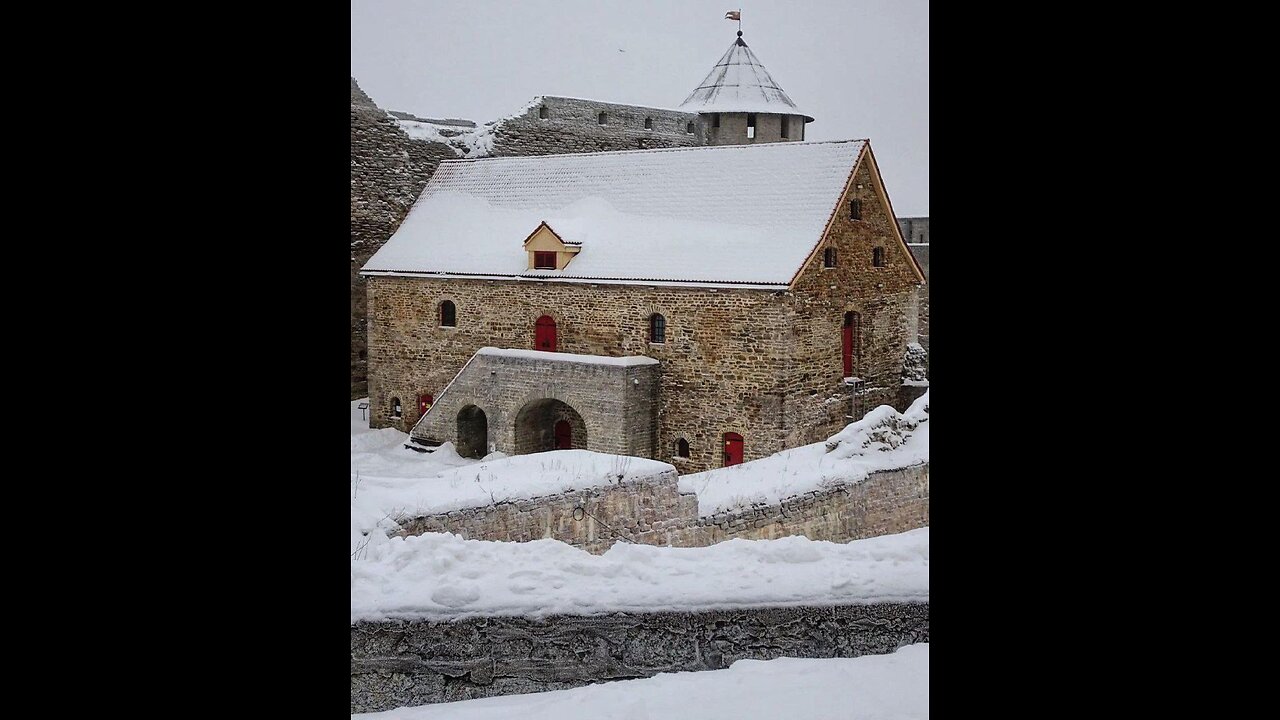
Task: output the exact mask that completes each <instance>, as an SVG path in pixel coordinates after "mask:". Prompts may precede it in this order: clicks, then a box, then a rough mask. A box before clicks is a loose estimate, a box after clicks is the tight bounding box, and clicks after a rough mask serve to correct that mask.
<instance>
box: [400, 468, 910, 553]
mask: <svg viewBox="0 0 1280 720" xmlns="http://www.w3.org/2000/svg"><path fill="white" fill-rule="evenodd" d="M576 507H582V508H583V509H585V510H586V513H585V514H581V515H580V519H575V518H574V508H576ZM396 520H397V522H399V523H400V525H401V528H402V530H401V532H400V533H399V534H401V535H421V534H422V533H428V532H449V533H454V534H456V535H461V536H462V537H464V538H466V539H468V540H501V541H517V542H526V541H529V540H540V539H543V538H550V539H553V540H560V541H561V542H565V543H568V544H570V545H573V546H575V547H580V548H582V549H584V550H586V551H587V552H592V553H602V552H604V551H605V550H608V549H609V547H610V546H612V545H613V543H614V542H616V541H617V540H619V539H625V540H628V541H631V542H637V543H643V544H646V545H671V546H676V547H704V546H707V545H714V544H715V543H718V542H723V541H724V540H730V539H732V538H742V539H744V540H772V539H774V538H779V537H785V536H787V535H803V536H805V537H807V538H809V539H810V540H829V541H831V542H848V541H850V540H858V539H861V538H868V537H878V536H880V535H892V534H894V533H900V532H906V531H908V530H914V529H916V528H921V527H927V526H928V525H929V465H928V464H927V463H926V464H923V465H914V466H911V467H906V468H901V469H898V470H881V471H878V472H873V473H871V474H870V475H869V476H868V477H867V478H866V479H865V480H862V481H861V482H857V483H853V484H848V485H837V486H834V487H830V488H824V489H822V490H817V491H813V492H807V493H803V494H801V495H797V496H795V497H790V498H787V499H785V500H783V501H782V502H780V503H775V504H772V505H758V506H753V507H749V508H743V509H740V510H734V511H731V512H722V513H717V514H715V515H711V516H708V517H699V516H698V500H697V497H696V496H695V495H681V494H680V493H679V491H678V483H677V481H676V478H675V476H674V475H672V476H670V477H663V478H660V479H658V480H657V481H655V482H639V483H628V484H625V485H613V486H609V487H606V488H591V489H586V490H579V491H574V492H569V493H561V494H558V495H548V496H545V497H540V498H532V499H529V500H520V501H516V502H506V503H497V504H493V505H485V506H481V507H475V508H466V509H462V510H456V511H453V512H449V513H442V514H439V515H419V516H416V517H412V518H396Z"/></svg>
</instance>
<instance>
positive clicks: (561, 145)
mask: <svg viewBox="0 0 1280 720" xmlns="http://www.w3.org/2000/svg"><path fill="white" fill-rule="evenodd" d="M542 108H546V112H547V117H546V118H542V117H540V115H541V109H542ZM601 112H603V113H605V114H606V122H605V124H604V125H601V124H600V113H601ZM646 118H647V119H649V120H650V121H651V124H652V127H651V128H647V129H646V128H645V126H644V125H645V119H646ZM689 123H693V130H694V131H693V132H692V133H690V132H688V131H687V129H688V125H689ZM705 144H706V138H705V136H704V134H703V130H702V127H701V125H700V123H699V120H698V115H697V114H695V113H684V112H678V111H676V110H663V109H660V108H650V107H640V106H636V105H619V104H617V103H607V102H599V101H597V100H579V99H576V98H563V97H553V96H545V97H543V98H541V101H540V102H539V103H535V104H534V105H533V106H532V107H530V108H529V109H528V110H527V111H526V112H525V113H524V114H522V115H519V116H517V117H513V118H507V119H505V120H502V121H501V122H500V123H498V125H497V127H495V128H494V143H493V151H492V152H491V153H489V154H490V155H493V156H507V155H553V154H562V153H584V152H601V151H605V150H645V149H651V148H667V147H690V146H695V145H705Z"/></svg>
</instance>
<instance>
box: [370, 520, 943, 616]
mask: <svg viewBox="0 0 1280 720" xmlns="http://www.w3.org/2000/svg"><path fill="white" fill-rule="evenodd" d="M928 597H929V529H928V528H921V529H918V530H912V531H910V532H906V533H901V534H898V535H886V536H882V537H876V538H869V539H866V540H857V541H854V542H850V543H846V544H837V543H831V542H824V541H814V540H809V539H807V538H804V537H785V538H779V539H776V540H729V541H726V542H723V543H719V544H717V545H712V546H710V547H698V548H675V547H656V546H650V545H632V544H627V543H618V544H616V545H614V546H613V547H612V548H611V549H609V550H608V551H607V552H605V553H604V554H603V555H598V556H597V555H591V554H589V553H587V552H585V551H583V550H579V549H577V548H574V547H572V546H570V545H566V544H565V543H562V542H559V541H557V540H535V541H532V542H527V543H501V542H486V541H480V540H463V539H461V538H460V537H458V536H456V535H448V534H427V535H420V536H412V537H407V538H401V537H396V538H391V539H383V540H382V541H380V542H377V543H371V544H370V545H369V546H368V547H367V548H366V550H365V552H364V553H362V555H361V556H360V557H357V558H354V559H353V560H352V562H351V621H352V622H356V621H358V620H382V619H389V618H401V619H435V618H451V617H459V616H470V615H527V616H533V617H541V616H545V615H549V614H577V615H590V614H597V613H607V612H620V611H621V612H656V611H685V610H713V609H732V608H745V607H790V606H798V605H820V606H821V605H844V604H856V603H876V602H925V601H927V600H928Z"/></svg>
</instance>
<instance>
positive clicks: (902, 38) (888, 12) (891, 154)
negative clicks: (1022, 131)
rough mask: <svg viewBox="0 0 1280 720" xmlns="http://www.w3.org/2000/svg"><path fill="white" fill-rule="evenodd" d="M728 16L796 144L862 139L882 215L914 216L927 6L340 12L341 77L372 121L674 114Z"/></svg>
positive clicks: (726, 37) (536, 2) (703, 3)
mask: <svg viewBox="0 0 1280 720" xmlns="http://www.w3.org/2000/svg"><path fill="white" fill-rule="evenodd" d="M739 8H741V9H742V32H743V39H744V40H746V41H747V43H748V45H750V46H751V49H752V51H754V52H755V54H756V57H758V58H759V59H760V62H762V63H764V66H765V67H766V68H768V70H769V74H770V75H772V76H773V79H774V80H775V81H777V83H778V85H780V86H781V87H782V89H783V90H785V91H786V92H787V94H788V95H789V96H790V97H791V99H792V100H793V101H794V102H795V103H796V105H797V107H799V108H800V110H801V111H803V112H804V113H806V114H808V115H810V116H812V117H814V118H816V119H815V121H814V122H812V123H809V124H808V126H807V127H806V130H805V139H806V140H843V139H848V138H864V137H865V138H870V139H871V146H872V148H874V150H875V153H876V160H877V161H879V164H880V171H881V173H882V174H883V175H884V181H885V185H886V188H887V190H888V191H889V197H890V199H891V200H892V201H893V209H894V211H895V212H896V213H897V215H898V216H899V217H909V216H919V215H928V214H929V3H928V0H631V1H630V2H625V1H623V0H447V1H446V0H352V2H351V74H352V75H353V76H354V77H355V78H356V81H357V82H359V83H360V87H361V89H363V90H364V91H365V92H366V93H368V94H369V96H370V97H371V98H373V100H374V102H376V103H377V104H378V105H379V106H380V107H382V108H383V109H386V110H402V111H405V112H411V113H414V114H416V115H419V116H423V117H435V118H443V117H453V118H466V119H468V120H474V121H476V122H477V123H481V124H482V123H485V122H488V121H490V120H496V119H498V118H500V117H503V116H505V115H509V114H511V113H512V112H513V111H515V110H516V109H518V108H520V107H521V106H522V105H524V103H526V102H527V101H528V100H530V99H531V98H533V97H534V96H535V95H563V96H567V97H578V98H587V99H592V100H604V101H608V102H617V103H625V104H629V105H648V106H651V107H660V108H675V107H677V106H678V105H679V104H680V103H681V102H683V101H684V99H685V97H687V96H688V95H689V93H690V92H692V91H693V89H694V88H695V87H697V85H698V83H699V82H700V81H701V80H702V78H703V77H704V76H706V74H707V73H708V72H709V71H710V70H711V67H712V66H713V65H715V63H716V61H717V60H719V59H720V56H721V55H723V54H724V51H725V50H727V49H728V48H729V45H730V44H731V43H732V42H733V40H734V38H735V37H736V32H737V30H738V23H736V22H734V21H732V20H725V19H724V14H725V12H726V11H729V10H737V9H739Z"/></svg>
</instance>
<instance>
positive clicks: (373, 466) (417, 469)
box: [350, 351, 929, 554]
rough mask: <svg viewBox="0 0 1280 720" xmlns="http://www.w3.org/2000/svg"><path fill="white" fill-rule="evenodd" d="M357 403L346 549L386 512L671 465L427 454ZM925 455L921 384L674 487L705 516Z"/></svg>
mask: <svg viewBox="0 0 1280 720" xmlns="http://www.w3.org/2000/svg"><path fill="white" fill-rule="evenodd" d="M498 352H502V351H498ZM529 352H532V351H529ZM624 360H625V358H624ZM362 402H366V401H365V400H364V399H361V400H354V401H352V402H351V406H350V412H351V550H352V553H353V554H357V552H358V551H360V550H361V549H362V548H364V547H365V546H366V545H367V544H368V543H370V542H374V541H376V539H375V540H370V539H369V538H368V537H366V535H365V533H367V532H368V531H370V530H373V529H375V528H381V529H382V530H383V531H386V532H388V533H389V532H391V531H392V530H394V529H395V524H394V523H393V522H392V521H391V518H394V517H396V516H400V515H414V514H423V513H442V512H448V511H450V510H457V509H460V508H465V507H478V506H482V505H487V504H490V503H492V502H501V501H504V500H514V499H521V498H531V497H540V496H544V495H554V494H557V493H561V492H567V491H570V490H575V489H582V488H589V487H598V486H601V485H606V484H610V483H617V482H632V481H636V480H642V479H645V478H653V477H656V476H658V475H660V474H662V473H667V472H673V471H674V468H673V467H672V466H671V465H669V464H667V463H664V462H659V461H656V460H648V459H645V458H633V457H623V456H618V455H607V454H604V453H595V452H589V451H586V450H562V451H559V452H553V453H536V454H533V455H519V456H515V457H507V456H506V455H504V454H503V453H493V454H491V455H489V456H487V457H485V458H484V459H483V460H469V459H466V458H463V457H460V456H459V455H458V454H457V452H455V451H454V447H453V444H452V443H445V444H444V445H442V446H440V448H438V449H437V450H436V451H435V452H433V453H419V452H415V451H413V450H409V449H407V448H405V447H404V445H405V443H406V442H407V441H408V437H409V436H408V435H406V434H405V433H403V432H400V431H399V430H395V429H392V428H384V429H381V430H370V429H369V427H368V421H367V420H365V419H363V418H362V417H361V416H362V413H361V412H360V410H359V409H358V406H359V405H360V404H361V403H362ZM829 450H830V451H829ZM928 459H929V393H927V392H926V393H925V394H924V395H923V396H922V397H921V398H920V399H918V400H916V402H915V403H913V404H912V405H911V407H910V408H908V409H907V412H906V413H903V414H899V413H897V412H895V411H894V410H893V408H891V407H889V406H887V405H882V406H880V407H878V408H876V409H875V410H872V411H871V412H870V413H868V414H867V416H866V417H865V418H863V419H862V420H859V421H858V422H856V423H852V424H850V425H849V426H848V427H846V428H845V429H844V430H842V431H840V432H839V433H838V434H836V435H833V436H832V437H831V438H830V439H829V440H827V441H826V442H824V443H814V444H812V445H805V446H803V447H799V448H795V449H792V450H785V451H783V452H780V453H777V454H775V455H770V456H769V457H766V458H762V459H760V460H755V461H753V462H749V463H744V464H742V465H734V466H732V467H727V468H720V469H717V470H709V471H707V472H702V473H697V474H694V475H685V476H682V477H681V478H680V490H681V491H682V492H693V493H696V494H697V496H698V510H699V514H700V515H703V516H708V515H713V514H715V513H717V512H722V511H726V510H733V509H736V508H740V507H746V506H749V505H752V504H757V503H760V504H772V503H776V502H779V501H781V500H783V499H785V498H787V497H791V496H794V495H799V494H801V493H804V492H808V491H811V490H820V489H823V488H827V487H831V486H833V485H838V484H841V483H855V482H858V481H860V480H862V479H864V478H865V477H866V476H867V474H868V473H870V472H871V471H873V470H879V469H890V468H900V467H907V466H909V465H915V464H919V463H922V462H927V461H928ZM375 534H376V533H375Z"/></svg>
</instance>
